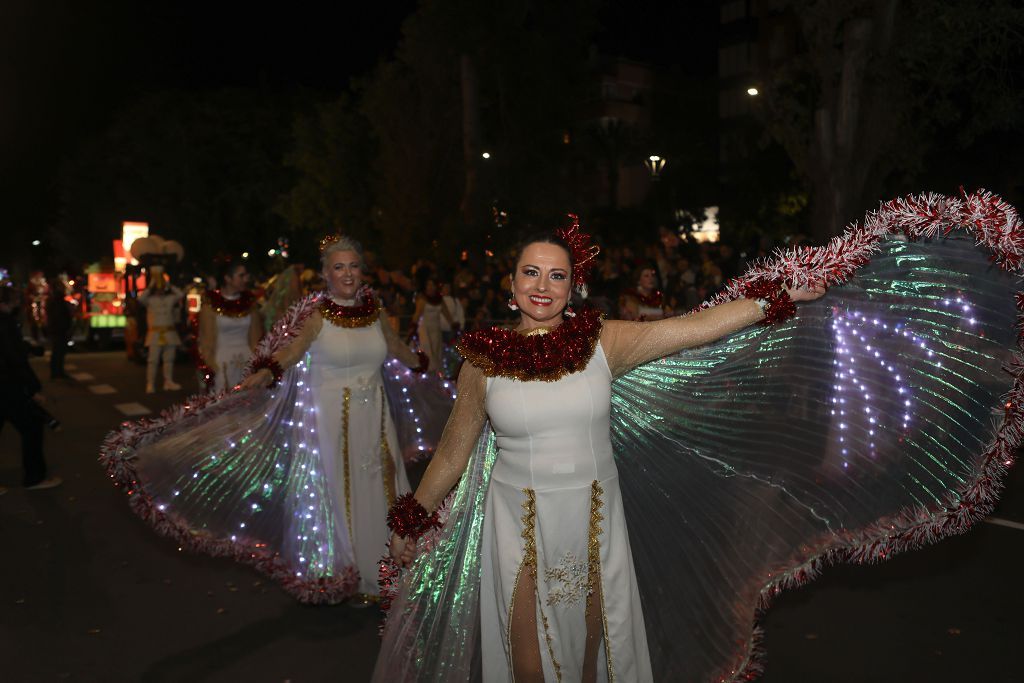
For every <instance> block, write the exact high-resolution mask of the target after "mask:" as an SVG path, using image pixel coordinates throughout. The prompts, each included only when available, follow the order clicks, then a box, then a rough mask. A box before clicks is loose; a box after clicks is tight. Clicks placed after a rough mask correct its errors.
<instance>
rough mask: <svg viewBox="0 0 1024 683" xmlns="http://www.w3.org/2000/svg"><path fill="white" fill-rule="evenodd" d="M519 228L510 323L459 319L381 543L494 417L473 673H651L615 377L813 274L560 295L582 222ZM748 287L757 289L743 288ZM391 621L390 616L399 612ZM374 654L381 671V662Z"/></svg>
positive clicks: (379, 675)
mask: <svg viewBox="0 0 1024 683" xmlns="http://www.w3.org/2000/svg"><path fill="white" fill-rule="evenodd" d="M556 235H557V236H544V237H539V238H537V239H534V240H529V241H528V242H527V243H526V244H525V246H524V247H523V248H522V249H521V251H520V256H519V260H518V262H517V264H516V270H515V272H514V273H513V277H512V295H513V298H512V300H511V301H510V302H509V306H510V308H512V309H513V310H519V311H520V321H519V324H518V325H517V326H516V328H515V330H514V331H512V330H507V329H497V328H495V329H492V330H486V331H482V332H475V333H470V334H467V335H465V336H464V337H463V339H462V341H461V342H460V345H459V346H460V351H462V353H463V355H464V356H465V357H466V360H467V362H466V363H465V365H464V366H463V369H462V372H461V374H460V376H459V380H458V397H457V399H456V403H455V407H454V409H453V412H452V415H451V418H450V419H449V422H448V426H447V428H446V429H445V432H444V435H443V437H442V439H441V442H440V444H439V446H438V449H437V453H436V455H435V456H434V459H433V461H432V462H431V464H430V467H429V468H428V469H427V471H426V474H425V475H424V478H423V481H422V482H421V484H420V486H419V487H418V488H417V490H416V493H415V496H406V497H402V498H400V499H399V501H398V502H397V503H396V505H395V506H393V508H392V510H391V512H390V513H389V524H390V526H391V528H392V530H393V531H394V532H395V533H394V534H393V535H392V539H391V555H392V557H393V558H394V559H395V560H396V562H397V563H398V564H400V565H402V566H408V565H409V564H410V563H411V562H412V560H413V559H414V555H415V547H416V541H417V538H419V537H421V536H422V535H423V534H425V533H427V531H428V530H429V529H430V528H431V527H436V526H437V517H436V516H433V515H432V513H433V511H435V510H437V509H438V507H439V506H440V505H441V503H442V501H443V500H444V498H445V496H446V495H447V494H448V492H449V491H450V490H451V488H452V487H453V486H454V485H455V484H456V483H457V482H458V481H459V479H460V477H461V476H462V475H463V473H464V471H465V470H466V467H467V463H468V462H469V460H470V455H471V453H472V451H473V448H474V445H475V444H476V443H477V440H478V437H479V435H480V433H481V430H482V429H483V428H484V425H485V423H486V422H487V421H488V420H489V421H490V424H491V427H492V429H493V430H494V434H495V437H496V444H497V459H496V461H495V464H494V467H493V471H492V473H491V478H490V484H489V489H488V490H487V494H486V509H485V513H484V516H483V529H482V541H481V545H480V547H481V563H482V570H481V576H480V582H481V585H480V629H481V631H480V646H481V648H482V676H483V680H484V681H485V682H487V683H496V682H499V681H502V682H505V681H516V682H518V683H523V682H526V681H544V680H547V681H562V680H564V681H597V680H600V681H606V680H609V681H610V680H619V681H650V680H652V674H651V663H650V657H649V655H648V646H647V636H646V633H645V630H644V617H643V613H642V610H641V604H640V599H639V592H638V587H637V581H636V576H635V572H634V568H633V561H632V556H631V553H630V548H629V538H628V535H627V530H626V523H625V518H624V515H623V508H622V498H621V494H620V491H619V483H618V474H617V470H616V465H615V463H614V461H613V458H612V448H611V441H610V434H609V415H610V410H611V406H610V399H611V389H610V387H611V382H612V380H613V378H615V377H617V376H620V375H622V374H624V373H626V372H627V371H628V370H630V369H632V368H634V367H636V366H638V365H640V364H642V363H645V362H647V361H650V360H653V359H657V358H661V357H663V356H666V355H668V354H671V353H673V352H676V351H679V350H680V349H683V348H688V347H694V346H698V345H702V344H706V343H709V342H711V341H713V340H715V339H718V338H720V337H723V336H725V335H728V334H730V333H732V332H735V331H737V330H740V329H742V328H744V327H746V326H748V325H752V324H754V323H756V322H758V321H762V320H765V319H766V318H767V319H769V320H772V319H781V318H782V317H783V316H785V315H787V314H790V313H791V312H792V310H793V308H794V307H793V303H792V302H793V301H802V300H811V299H815V298H817V297H819V296H821V295H822V294H823V290H820V289H814V290H806V289H797V290H789V289H785V288H782V287H780V286H778V285H772V286H770V287H769V290H770V291H759V292H757V293H756V295H757V296H758V297H764V298H757V299H756V300H751V299H739V300H736V301H732V302H728V303H723V304H720V305H718V306H715V307H713V308H709V309H706V310H703V311H701V312H699V313H695V314H693V315H690V316H686V317H679V318H671V319H667V320H662V321H658V322H648V323H644V322H624V321H606V322H605V321H602V320H601V318H600V316H599V315H598V314H597V313H596V312H595V311H593V310H592V309H585V310H583V311H581V312H580V313H579V314H578V315H577V314H573V313H572V311H571V309H568V308H567V307H568V305H569V299H570V294H571V291H572V288H573V286H576V287H580V286H582V285H584V284H585V281H586V276H587V272H588V271H589V268H590V266H591V265H592V260H593V257H594V255H595V252H594V251H593V250H591V248H589V247H588V246H587V245H588V243H589V237H587V236H586V235H584V234H583V233H580V232H579V230H578V225H574V226H573V228H570V229H568V230H565V231H559V233H556ZM750 296H754V294H753V293H752V294H751V295H750ZM399 628H400V627H399ZM388 664H389V663H388V662H384V661H379V662H378V666H377V672H376V678H375V680H385V678H387V677H388V675H389V673H388V672H389V666H388Z"/></svg>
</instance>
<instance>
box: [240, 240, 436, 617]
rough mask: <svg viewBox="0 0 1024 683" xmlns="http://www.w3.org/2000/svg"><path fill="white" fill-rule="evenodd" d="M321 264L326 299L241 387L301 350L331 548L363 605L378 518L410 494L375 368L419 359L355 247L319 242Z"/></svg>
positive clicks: (380, 529)
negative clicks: (342, 556)
mask: <svg viewBox="0 0 1024 683" xmlns="http://www.w3.org/2000/svg"><path fill="white" fill-rule="evenodd" d="M321 263H322V266H323V278H324V281H325V282H326V284H327V292H326V295H325V296H322V297H320V298H319V301H318V303H317V306H316V308H315V309H314V310H313V312H312V313H311V314H310V315H309V317H308V318H306V320H305V321H304V322H303V323H302V325H301V326H300V327H299V329H298V330H297V331H296V332H295V337H294V339H292V341H291V342H290V343H289V344H288V345H287V346H285V347H283V348H281V349H279V350H277V351H276V352H275V353H273V354H272V355H270V356H265V357H261V358H257V359H256V360H255V361H254V364H253V368H254V372H253V373H252V374H251V375H250V376H249V377H247V378H246V379H245V380H244V381H243V382H242V388H253V387H265V386H269V385H270V384H271V383H273V382H274V376H275V374H277V375H280V373H281V372H282V369H283V368H286V367H289V366H292V365H295V364H296V363H297V362H298V361H299V360H300V359H302V358H303V357H305V356H306V354H307V353H308V354H309V359H310V360H309V375H310V376H309V379H308V381H309V383H310V385H311V387H312V400H313V404H314V405H315V407H316V418H317V425H318V434H317V437H318V441H319V444H320V449H319V450H320V453H321V459H322V462H323V467H324V476H325V477H326V479H327V481H328V482H329V490H330V491H331V496H332V503H333V506H334V508H335V510H336V511H337V519H338V521H339V523H338V524H337V525H336V527H335V538H334V542H335V543H336V544H337V547H338V548H343V549H347V552H348V553H349V554H351V556H352V558H353V561H354V563H355V565H356V567H357V568H358V570H359V576H360V583H359V593H360V594H361V595H362V597H363V598H364V599H365V598H369V597H372V596H375V595H376V594H377V581H376V579H377V561H378V559H379V558H380V554H381V552H382V548H383V547H384V544H386V543H387V538H388V533H387V528H386V526H385V524H384V514H385V512H386V511H387V509H388V506H389V505H391V504H392V503H393V502H394V501H395V499H396V498H397V497H398V496H399V495H402V494H403V493H405V492H407V491H408V490H409V481H408V479H407V478H406V474H405V466H404V462H403V460H402V459H401V449H400V448H399V445H398V440H397V436H396V433H395V426H394V424H393V422H392V418H391V412H390V410H389V407H388V401H387V397H386V395H385V388H384V383H383V377H382V374H381V367H382V366H383V364H384V360H385V359H386V357H387V356H388V354H390V355H392V356H394V357H396V358H397V359H398V360H399V361H401V362H402V363H404V364H405V365H406V366H408V367H410V368H414V369H416V370H417V371H420V372H422V371H425V370H426V359H425V358H424V357H423V356H422V355H420V354H417V353H415V352H413V351H412V350H410V349H409V347H408V346H406V345H405V344H404V343H402V341H401V339H400V338H399V336H398V334H397V333H396V332H395V330H394V328H392V327H391V325H390V323H389V322H388V321H387V319H386V318H384V316H383V311H382V308H381V306H380V303H379V302H378V301H377V299H376V298H375V296H374V294H373V292H372V291H371V290H370V289H369V288H368V287H363V249H362V247H361V246H360V245H359V243H358V242H356V241H355V240H352V239H349V238H347V237H340V236H335V237H332V238H328V239H326V240H325V241H324V242H323V243H322V245H321Z"/></svg>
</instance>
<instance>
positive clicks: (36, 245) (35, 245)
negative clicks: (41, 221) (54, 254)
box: [32, 240, 41, 247]
mask: <svg viewBox="0 0 1024 683" xmlns="http://www.w3.org/2000/svg"><path fill="white" fill-rule="evenodd" d="M40 244H41V243H40V241H39V240H32V246H33V247H38V246H39V245H40Z"/></svg>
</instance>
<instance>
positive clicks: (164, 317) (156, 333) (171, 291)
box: [139, 266, 184, 394]
mask: <svg viewBox="0 0 1024 683" xmlns="http://www.w3.org/2000/svg"><path fill="white" fill-rule="evenodd" d="M183 296H184V294H183V293H182V291H181V290H180V289H178V288H177V287H175V286H174V285H172V284H170V283H169V282H168V281H167V277H166V275H165V273H164V271H163V268H160V267H158V266H154V267H152V268H151V269H150V272H149V283H148V285H147V286H146V289H145V290H143V291H142V293H141V294H139V303H140V304H142V305H143V306H145V307H146V349H147V353H146V393H147V394H152V393H155V392H156V370H157V367H158V366H159V365H160V359H161V358H162V359H163V368H164V390H165V391H177V390H178V389H181V385H180V384H178V383H177V382H175V381H174V357H175V354H176V353H177V351H178V346H179V345H180V344H181V337H179V336H178V326H177V322H178V317H177V313H178V310H179V308H178V307H179V306H180V304H181V298H182V297H183Z"/></svg>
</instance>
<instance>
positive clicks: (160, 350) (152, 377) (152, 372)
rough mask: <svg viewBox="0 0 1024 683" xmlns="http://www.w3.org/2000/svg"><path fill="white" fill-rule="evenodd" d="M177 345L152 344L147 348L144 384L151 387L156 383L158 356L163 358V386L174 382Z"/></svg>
mask: <svg viewBox="0 0 1024 683" xmlns="http://www.w3.org/2000/svg"><path fill="white" fill-rule="evenodd" d="M177 350H178V345H177V344H160V345H157V344H153V345H152V346H150V347H149V358H147V359H146V384H148V385H150V386H152V385H153V384H154V383H155V382H156V366H158V365H159V364H160V356H161V355H163V357H164V384H167V383H168V382H173V381H174V354H175V352H176V351H177Z"/></svg>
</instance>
